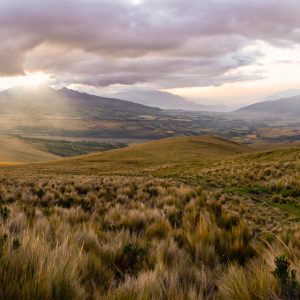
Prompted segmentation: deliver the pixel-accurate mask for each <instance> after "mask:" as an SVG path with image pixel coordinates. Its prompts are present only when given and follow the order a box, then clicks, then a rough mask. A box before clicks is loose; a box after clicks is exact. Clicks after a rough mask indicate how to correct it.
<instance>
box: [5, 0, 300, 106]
mask: <svg viewBox="0 0 300 300" xmlns="http://www.w3.org/2000/svg"><path fill="white" fill-rule="evenodd" d="M0 39H1V43H0V89H1V90H3V89H6V88H9V87H11V86H14V85H29V86H30V85H34V84H39V83H48V84H51V85H53V86H56V87H62V86H66V87H72V88H77V89H81V90H87V91H88V90H94V91H97V92H98V94H101V93H102V92H103V93H108V92H110V93H114V92H118V91H122V90H130V89H133V88H134V89H136V88H140V89H155V90H162V91H167V92H171V93H174V94H177V95H180V96H183V97H186V98H188V99H191V100H193V101H195V102H199V103H206V104H228V105H240V104H244V103H245V104H246V103H252V102H255V101H258V100H260V99H263V98H264V97H266V96H267V95H269V94H272V93H276V92H279V91H281V90H286V89H298V88H300V76H299V73H300V72H299V71H300V2H299V0H285V1H282V0H251V1H248V0H201V1H200V0H184V1H183V0H64V1H61V0H51V1H45V0H27V1H24V0H1V2H0ZM208 102H209V103H208Z"/></svg>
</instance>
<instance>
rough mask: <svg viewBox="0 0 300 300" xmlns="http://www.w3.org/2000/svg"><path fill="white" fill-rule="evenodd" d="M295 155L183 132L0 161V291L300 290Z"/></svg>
mask: <svg viewBox="0 0 300 300" xmlns="http://www.w3.org/2000/svg"><path fill="white" fill-rule="evenodd" d="M299 158H300V149H299V148H286V149H279V150H274V151H268V152H254V151H253V150H252V149H251V148H248V147H246V146H243V145H239V144H236V143H233V142H230V141H226V140H223V139H219V138H215V137H185V138H175V139H167V140H161V141H158V142H152V143H147V144H143V145H135V146H131V147H129V148H126V149H119V150H112V151H108V152H103V153H100V154H93V155H86V156H81V157H77V158H72V159H63V160H59V161H55V162H49V163H39V164H30V165H24V166H9V167H7V166H6V167H2V168H1V177H0V181H1V184H0V195H1V206H0V216H1V225H0V237H1V239H0V241H1V243H0V250H1V251H0V253H1V255H0V261H1V264H0V279H1V280H0V298H1V299H29V298H30V299H41V298H42V299H249V300H250V299H298V298H299V287H298V282H299V278H298V273H299V272H298V273H297V272H295V271H299V258H300V243H299V234H300V230H299V217H300V214H299V211H300V210H299V206H298V205H299V204H298V203H299V196H300V190H299V186H300V182H299V181H300V176H299V174H300V173H299V168H300V160H299ZM283 270H284V271H283ZM20 279H21V280H20Z"/></svg>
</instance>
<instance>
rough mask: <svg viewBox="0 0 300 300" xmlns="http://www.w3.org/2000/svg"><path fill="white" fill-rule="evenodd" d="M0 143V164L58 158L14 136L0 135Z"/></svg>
mask: <svg viewBox="0 0 300 300" xmlns="http://www.w3.org/2000/svg"><path fill="white" fill-rule="evenodd" d="M0 144H1V147H0V164H7V163H29V162H41V161H49V160H55V159H57V158H58V156H56V155H53V154H51V153H48V152H47V151H44V150H43V149H40V148H39V147H35V146H33V145H31V144H29V143H26V142H24V141H23V140H20V139H18V138H15V137H8V136H0Z"/></svg>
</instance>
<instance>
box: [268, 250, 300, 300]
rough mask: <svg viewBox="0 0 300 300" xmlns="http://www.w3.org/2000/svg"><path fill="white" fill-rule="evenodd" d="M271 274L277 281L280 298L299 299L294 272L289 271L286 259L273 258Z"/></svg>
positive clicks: (281, 257)
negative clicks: (273, 268) (273, 265)
mask: <svg viewBox="0 0 300 300" xmlns="http://www.w3.org/2000/svg"><path fill="white" fill-rule="evenodd" d="M272 273H273V275H274V276H275V278H276V279H277V281H278V284H279V289H280V294H281V296H282V297H284V298H285V299H299V296H300V294H299V288H298V283H297V280H296V270H293V269H291V263H290V261H289V260H288V258H287V257H285V256H284V255H282V256H277V257H276V258H275V270H274V271H273V272H272Z"/></svg>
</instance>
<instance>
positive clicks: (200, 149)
mask: <svg viewBox="0 0 300 300" xmlns="http://www.w3.org/2000/svg"><path fill="white" fill-rule="evenodd" d="M251 151H253V150H252V149H251V148H249V147H247V146H244V145H241V144H238V143H235V142H231V141H227V140H224V139H221V138H218V137H212V136H199V137H178V138H169V139H163V140H160V141H154V142H149V143H144V144H138V145H132V146H129V147H127V148H123V149H118V150H112V151H106V152H103V153H97V154H90V155H85V156H79V157H77V158H70V159H64V160H59V161H57V162H53V163H50V164H41V165H36V166H34V168H38V169H39V170H40V171H42V170H43V171H45V172H55V173H74V174H137V173H139V174H140V173H145V174H146V173H159V174H161V175H162V174H165V175H168V174H173V173H178V172H181V170H182V169H188V168H189V167H192V166H194V167H195V166H203V165H206V164H209V163H211V162H213V161H216V160H219V159H222V158H226V157H230V156H233V155H239V154H242V153H249V152H251Z"/></svg>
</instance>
